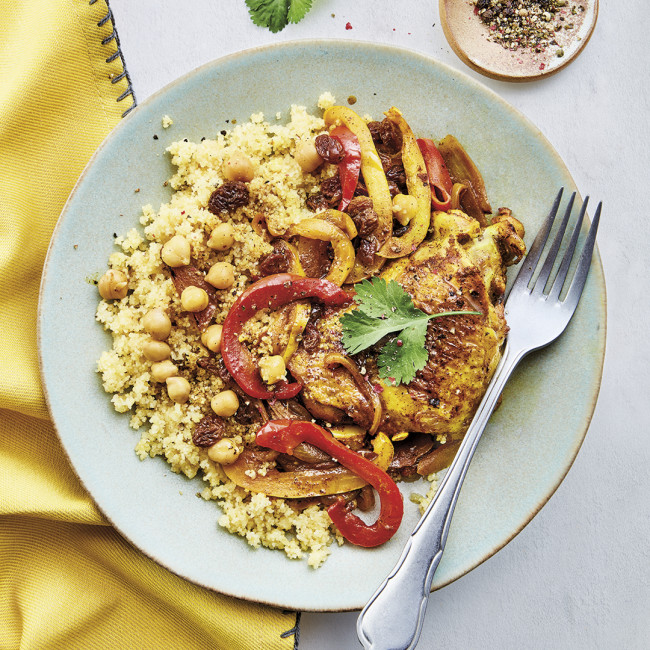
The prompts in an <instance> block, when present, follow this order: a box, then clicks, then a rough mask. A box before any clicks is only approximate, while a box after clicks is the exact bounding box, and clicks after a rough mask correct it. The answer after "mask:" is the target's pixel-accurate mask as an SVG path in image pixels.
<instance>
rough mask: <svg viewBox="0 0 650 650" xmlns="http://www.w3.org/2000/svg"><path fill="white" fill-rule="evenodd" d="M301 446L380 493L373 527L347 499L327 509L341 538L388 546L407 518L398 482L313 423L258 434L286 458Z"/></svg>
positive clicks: (275, 423) (276, 423) (274, 425)
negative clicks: (325, 455) (311, 448)
mask: <svg viewBox="0 0 650 650" xmlns="http://www.w3.org/2000/svg"><path fill="white" fill-rule="evenodd" d="M301 442H309V443H311V444H312V445H314V446H315V447H318V448H319V449H322V450H323V451H324V452H326V453H328V454H329V455H330V456H331V457H332V458H334V459H335V460H337V461H338V462H339V463H341V465H343V467H346V468H347V469H349V470H350V471H351V472H354V473H355V474H357V475H358V476H359V477H361V478H362V479H364V480H366V481H367V482H368V483H370V485H372V487H374V488H375V489H376V490H377V492H378V493H379V499H380V503H381V507H380V511H379V517H378V519H377V521H376V522H375V523H374V524H372V525H370V526H369V525H368V524H366V523H365V522H364V521H362V520H361V519H360V518H359V517H357V516H356V515H355V514H353V513H352V512H351V511H350V510H349V509H348V508H347V506H346V503H345V499H343V498H340V499H338V500H337V501H336V502H335V503H334V504H332V505H331V506H330V507H329V508H328V509H327V513H328V514H329V516H330V518H331V519H332V521H333V522H334V524H335V525H336V527H337V528H338V529H339V531H340V533H341V535H343V537H345V539H347V540H348V541H349V542H352V544H356V545H357V546H364V547H366V548H371V547H373V546H379V545H380V544H383V543H384V542H387V541H388V540H389V539H390V538H391V537H392V536H393V535H394V534H395V533H396V532H397V529H398V528H399V525H400V524H401V522H402V516H403V514H404V501H403V499H402V494H401V492H400V491H399V488H398V487H397V485H396V484H395V481H393V479H392V478H391V477H390V476H388V474H386V472H384V471H383V470H382V469H380V468H379V467H377V466H376V465H374V464H373V463H371V462H370V461H369V460H367V459H366V458H363V457H362V456H359V454H357V453H355V452H354V451H352V450H351V449H349V448H348V447H346V446H345V445H344V444H342V443H340V442H339V441H338V440H336V438H334V437H333V436H332V434H331V433H329V431H327V430H326V429H323V427H319V426H318V425H317V424H314V423H313V422H307V421H302V420H271V421H269V422H267V423H266V424H265V425H264V426H263V427H262V428H261V429H260V430H259V431H258V432H257V443H258V444H259V445H261V446H262V447H268V448H269V449H274V450H275V451H279V452H281V453H284V454H291V453H292V451H293V450H294V448H295V447H296V446H297V445H299V444H300V443H301Z"/></svg>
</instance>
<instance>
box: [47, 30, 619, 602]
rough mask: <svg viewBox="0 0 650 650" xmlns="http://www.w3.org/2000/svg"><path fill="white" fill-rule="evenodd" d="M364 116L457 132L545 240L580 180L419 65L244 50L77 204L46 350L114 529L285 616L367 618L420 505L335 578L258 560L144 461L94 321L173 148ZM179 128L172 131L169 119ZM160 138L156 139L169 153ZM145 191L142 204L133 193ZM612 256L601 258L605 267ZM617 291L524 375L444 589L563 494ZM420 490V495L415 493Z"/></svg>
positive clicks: (140, 122)
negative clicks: (563, 193) (368, 604)
mask: <svg viewBox="0 0 650 650" xmlns="http://www.w3.org/2000/svg"><path fill="white" fill-rule="evenodd" d="M326 90H328V91H331V92H332V93H334V95H335V96H336V97H337V99H338V100H339V101H340V102H342V103H345V102H346V100H347V98H348V97H351V96H354V97H356V98H357V103H356V104H355V106H354V108H355V109H356V110H357V111H358V112H359V113H360V114H366V113H369V114H371V115H373V116H381V114H382V111H385V110H387V109H388V108H389V107H390V106H392V105H395V106H398V107H399V108H400V109H401V110H402V111H403V113H404V115H405V117H406V119H407V120H408V121H409V123H410V124H411V126H412V127H413V130H414V131H415V132H416V133H417V134H421V135H422V136H433V137H434V138H441V137H443V136H444V135H446V134H447V133H452V134H454V135H456V136H457V137H458V138H459V140H460V141H461V142H462V143H463V144H464V145H465V147H466V148H467V150H468V151H469V152H470V155H472V156H473V158H474V160H475V161H476V163H477V164H478V167H479V168H480V169H481V171H482V172H483V175H484V177H485V181H486V185H487V189H488V194H489V196H490V198H491V201H492V204H493V206H496V207H498V206H502V205H506V206H508V207H510V208H512V210H513V211H514V213H515V215H517V216H518V217H520V218H521V219H522V220H523V221H524V223H525V225H526V229H527V231H528V233H529V235H528V238H527V239H528V243H530V239H531V237H530V235H532V234H533V233H535V231H536V230H537V227H538V225H539V224H540V223H541V220H542V218H543V216H544V213H545V212H546V211H547V210H548V209H549V207H550V205H551V202H552V198H553V196H554V195H555V193H556V192H557V190H558V188H559V187H561V186H564V187H567V188H570V189H572V188H573V181H572V179H571V176H570V174H569V172H568V171H567V169H566V167H565V166H564V164H563V163H562V161H561V160H560V158H559V156H558V155H557V153H556V152H555V151H554V150H553V148H552V147H551V145H550V144H549V143H548V142H547V141H546V140H545V139H544V137H543V136H542V134H541V133H540V132H539V130H538V129H537V128H535V127H534V126H533V125H532V124H531V123H530V122H528V121H527V120H526V119H525V118H524V117H522V116H521V115H520V114H519V113H517V111H515V110H514V109H513V108H511V107H510V106H509V105H508V104H506V103H505V102H504V101H503V100H501V99H500V98H499V97H498V96H496V95H495V94H494V93H492V92H491V91H489V90H488V89H486V88H485V87H484V86H482V85H481V84H479V83H477V82H475V81H473V80H472V79H470V78H469V77H467V76H465V75H464V74H461V73H460V72H457V71H455V70H453V69H451V68H448V67H446V66H444V65H441V64H440V63H438V62H436V61H433V60H431V59H428V58H425V57H424V56H420V55H418V54H414V53H412V52H408V51H405V50H399V49H395V48H392V47H385V46H377V45H373V44H367V43H354V42H350V41H345V42H338V41H315V42H314V41H309V42H307V41H304V42H294V43H285V44H281V45H277V46H272V47H263V48H260V49H255V50H250V51H247V52H242V53H240V54H236V55H233V56H229V57H226V58H224V59H220V60H218V61H215V62H213V63H211V64H208V65H206V66H204V67H202V68H199V69H198V70H195V71H194V72H191V73H190V74H188V75H186V76H184V77H182V78H181V79H179V80H178V81H176V82H174V83H172V84H171V85H169V86H168V87H167V88H165V89H164V90H162V91H160V92H159V93H157V94H156V95H154V96H153V97H151V98H150V99H148V100H147V101H146V102H145V103H143V104H142V105H141V106H140V107H139V108H137V109H136V110H135V111H133V112H132V113H131V114H130V115H129V116H128V117H127V118H125V119H124V121H123V122H122V123H121V124H120V125H119V126H118V127H117V128H116V129H115V130H114V131H113V132H112V133H111V135H110V136H109V137H108V138H107V139H106V141H105V142H104V144H103V145H102V146H101V147H100V148H99V150H98V151H97V153H96V154H95V156H94V157H93V159H92V160H91V162H90V164H89V165H88V167H87V168H86V170H85V171H84V173H83V175H82V177H81V179H80V180H79V183H78V184H77V186H76V188H75V190H74V192H73V193H72V195H71V196H70V199H69V201H68V204H67V205H66V207H65V209H64V211H63V214H62V215H61V218H60V221H59V223H58V226H57V228H56V232H55V234H54V237H53V239H52V243H51V246H50V250H49V253H48V257H47V263H46V267H45V273H44V277H43V283H42V288H41V300H40V315H39V344H40V355H41V366H42V375H43V383H44V386H45V390H46V393H47V400H48V403H49V406H50V410H51V413H52V417H53V419H54V422H55V424H56V428H57V430H58V432H59V435H60V437H61V442H62V443H63V446H64V447H65V449H66V451H67V453H68V455H69V457H70V460H71V462H72V465H73V466H74V468H75V470H76V472H77V473H78V475H79V477H80V478H81V480H82V481H83V483H84V485H85V486H86V488H87V489H88V491H89V492H90V494H91V495H92V496H93V498H94V499H95V501H96V502H97V504H98V506H99V507H100V509H101V510H102V511H103V512H104V514H105V515H106V516H107V517H108V518H109V519H110V520H111V522H113V524H114V525H115V527H116V528H117V529H118V530H119V531H120V532H121V533H122V534H123V535H124V536H125V537H126V538H127V539H129V540H130V541H131V543H133V545H134V546H136V547H138V548H139V549H141V550H142V552H144V553H145V554H146V555H148V556H150V557H151V558H153V559H155V560H156V561H157V562H159V563H160V564H162V565H163V566H165V567H167V568H168V569H169V570H170V571H173V572H174V573H176V574H178V575H179V576H182V577H184V578H186V579H188V580H191V581H193V582H195V583H198V584H200V585H204V586H205V587H208V588H210V589H214V590H216V591H219V592H222V593H224V594H231V595H233V596H238V597H240V598H245V599H249V600H254V601H259V602H264V603H269V604H273V605H277V606H280V607H285V608H294V609H303V610H315V611H336V610H349V609H356V608H360V607H362V606H363V605H364V603H365V601H366V600H367V598H368V597H369V596H370V595H371V594H372V592H373V591H374V589H375V587H376V586H377V585H378V584H379V583H380V582H381V581H382V579H383V578H384V577H385V576H386V574H387V573H388V572H389V571H390V569H391V568H392V566H393V564H394V562H395V561H396V559H397V557H398V556H399V553H400V550H401V549H402V547H403V545H404V543H405V541H406V539H407V538H408V535H409V533H410V531H411V530H412V528H413V526H414V525H415V523H416V520H417V517H418V514H417V509H416V507H415V506H414V505H413V504H412V503H411V502H410V501H409V499H408V496H407V498H406V516H405V518H404V521H403V524H402V527H401V530H400V532H399V533H398V534H397V535H396V536H395V537H394V538H393V539H392V540H391V541H390V542H388V543H387V544H385V545H384V546H382V547H379V548H376V549H373V550H364V549H360V548H355V547H353V546H350V545H346V546H344V547H342V548H335V549H333V553H332V555H331V556H330V558H329V559H328V560H327V562H326V563H325V564H324V566H323V567H322V568H320V569H319V570H317V571H315V570H313V569H310V568H309V567H308V566H307V564H306V561H305V562H300V561H291V560H288V559H287V558H286V557H285V555H284V554H283V553H282V552H278V551H269V550H266V549H253V548H251V547H250V546H248V545H247V544H246V543H245V542H244V541H243V540H242V539H241V538H239V537H236V536H233V535H230V534H228V533H226V532H225V531H224V530H222V529H221V528H220V527H219V526H218V524H217V520H218V518H219V515H220V511H219V509H218V508H217V506H216V505H215V504H214V503H208V502H205V501H203V500H201V499H199V498H197V497H196V496H195V494H196V492H197V491H199V490H200V489H201V486H202V485H201V481H200V480H199V479H195V480H194V481H189V480H187V479H185V478H184V477H181V476H177V475H175V474H173V473H172V472H171V471H170V470H169V469H168V466H167V465H166V464H165V463H164V461H162V460H161V459H148V460H145V461H143V462H141V461H139V460H138V459H137V457H136V455H135V453H134V451H133V448H134V446H135V444H136V442H137V440H138V437H139V436H138V433H137V432H134V431H133V430H131V429H130V428H129V423H128V415H119V414H117V413H115V412H114V411H113V409H112V408H111V403H110V399H109V396H108V395H106V394H105V393H104V392H103V391H102V388H101V385H100V380H99V377H98V375H97V374H96V373H95V367H96V360H97V358H98V357H99V355H100V353H101V352H102V351H103V350H105V349H108V348H109V347H110V338H109V336H108V335H107V334H106V333H105V332H104V331H103V330H102V328H101V327H100V326H99V325H98V324H97V323H96V322H95V309H96V307H97V299H98V295H97V289H96V287H95V286H94V285H93V284H92V283H90V282H89V281H88V280H89V278H92V277H93V276H96V275H97V274H99V273H101V272H102V270H103V269H105V267H106V263H107V258H108V256H109V254H110V253H111V252H112V251H113V243H112V242H113V233H125V232H126V231H127V230H128V229H129V228H131V227H134V226H137V225H138V216H139V215H140V209H141V206H142V205H143V204H146V203H151V204H153V205H154V206H155V207H157V206H158V205H159V204H160V203H161V202H164V201H167V200H168V198H169V196H170V192H169V189H168V188H167V187H164V186H163V183H164V181H165V180H166V179H167V178H169V177H170V176H171V174H172V167H171V164H170V162H169V159H168V156H167V155H166V154H165V148H166V147H167V146H168V145H169V144H170V143H171V142H172V141H174V140H177V139H182V138H189V139H191V140H196V139H200V138H201V137H202V136H214V135H215V134H216V133H217V132H218V131H220V130H221V129H224V128H226V127H227V126H228V124H232V122H233V120H234V119H236V120H237V121H239V122H241V121H244V120H246V119H247V118H248V117H249V116H250V114H251V113H253V112H258V111H263V112H264V113H265V114H266V115H267V116H268V117H270V118H271V119H273V118H274V117H275V114H276V112H278V111H282V114H283V116H285V117H286V116H287V113H288V108H289V106H290V105H291V104H292V103H293V104H302V105H306V106H307V107H308V108H309V109H312V110H316V102H317V100H318V97H319V95H320V94H321V93H322V92H323V91H326ZM165 114H168V115H170V116H171V117H172V118H173V120H174V124H173V126H172V127H171V128H169V129H167V130H165V129H162V128H161V118H162V116H163V115H165ZM154 134H156V135H158V139H154V138H153V136H154ZM138 188H139V190H140V191H139V192H135V191H134V190H136V189H138ZM596 257H597V255H596ZM605 318H606V314H605V286H604V279H603V273H602V268H601V265H600V261H599V259H595V264H594V265H593V267H592V271H591V274H590V276H589V280H588V282H587V287H586V290H585V293H584V296H583V299H582V302H581V304H580V307H579V309H578V312H577V314H576V316H575V318H574V320H573V322H572V323H571V325H570V326H569V329H568V331H567V332H566V334H565V335H564V336H563V337H562V338H561V339H560V340H559V341H558V342H557V343H555V344H553V345H552V346H551V347H549V348H547V349H545V350H544V351H542V352H539V353H537V354H535V355H534V356H532V357H529V359H528V360H527V361H526V362H525V363H524V364H523V365H522V366H521V367H520V368H519V370H518V372H517V373H516V375H515V376H514V378H513V379H512V381H511V382H510V384H509V385H508V387H507V389H506V391H505V395H504V400H503V404H502V406H501V407H500V408H499V409H498V411H497V413H496V414H495V415H494V417H493V419H492V421H491V423H490V425H489V427H488V429H487V431H486V433H485V436H484V438H483V440H482V442H481V444H480V447H479V449H478V452H477V455H476V457H475V460H474V462H473V464H472V466H471V468H470V470H469V474H468V476H467V480H466V482H465V485H464V487H463V491H462V494H461V497H460V502H459V504H458V508H457V510H456V515H455V517H454V520H453V525H452V527H451V532H450V535H449V541H448V544H447V550H446V552H445V555H444V557H443V560H442V562H441V564H440V567H439V569H438V572H437V573H436V579H435V583H434V587H441V586H443V585H445V584H448V583H449V582H451V581H453V580H455V579H456V578H458V577H460V576H462V575H463V574H465V573H467V572H468V571H470V570H471V569H473V568H474V567H476V566H477V565H478V564H480V563H481V562H483V561H484V560H486V559H487V558H489V557H490V556H491V555H492V554H494V553H495V552H496V551H497V550H499V549H500V548H502V547H503V546H504V545H505V544H506V543H507V542H508V541H509V540H511V539H512V538H513V537H514V536H515V535H516V534H517V533H518V532H519V531H520V530H521V529H522V528H523V527H524V526H525V525H526V524H527V523H528V522H529V521H530V520H531V518H532V517H533V516H534V515H535V513H536V512H538V511H539V509H540V508H541V507H542V506H543V505H544V503H546V501H547V500H548V499H549V497H550V496H551V495H552V494H553V492H554V491H555V489H556V488H557V487H558V485H559V484H560V482H561V481H562V479H563V477H564V476H565V474H566V472H567V471H568V469H569V467H570V466H571V463H572V462H573V459H574V458H575V456H576V454H577V452H578V449H579V448H580V444H581V443H582V440H583V438H584V436H585V433H586V431H587V427H588V426H589V420H590V418H591V415H592V411H593V409H594V405H595V401H596V397H597V394H598V388H599V385H600V377H601V370H602V363H603V356H604V347H605ZM418 489H420V490H421V489H422V488H421V487H420V486H418V485H412V484H411V485H407V486H405V487H404V490H405V492H408V491H409V490H418Z"/></svg>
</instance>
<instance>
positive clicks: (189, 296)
mask: <svg viewBox="0 0 650 650" xmlns="http://www.w3.org/2000/svg"><path fill="white" fill-rule="evenodd" d="M209 302H210V298H208V294H207V292H206V290H205V289H201V287H195V286H193V285H190V286H189V287H186V288H185V289H183V293H181V307H182V308H183V309H184V310H185V311H203V310H204V309H205V308H206V307H207V306H208V303H209Z"/></svg>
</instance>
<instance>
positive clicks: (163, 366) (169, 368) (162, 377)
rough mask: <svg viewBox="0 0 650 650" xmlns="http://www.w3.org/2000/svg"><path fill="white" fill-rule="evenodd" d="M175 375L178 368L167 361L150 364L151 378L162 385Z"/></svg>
mask: <svg viewBox="0 0 650 650" xmlns="http://www.w3.org/2000/svg"><path fill="white" fill-rule="evenodd" d="M177 374H178V368H177V367H176V366H175V365H174V364H173V363H172V362H171V361H170V360H169V359H166V360H165V361H157V362H156V363H152V364H151V378H152V379H153V380H154V381H157V382H160V383H162V382H163V381H167V380H168V379H169V378H170V377H175V376H176V375H177Z"/></svg>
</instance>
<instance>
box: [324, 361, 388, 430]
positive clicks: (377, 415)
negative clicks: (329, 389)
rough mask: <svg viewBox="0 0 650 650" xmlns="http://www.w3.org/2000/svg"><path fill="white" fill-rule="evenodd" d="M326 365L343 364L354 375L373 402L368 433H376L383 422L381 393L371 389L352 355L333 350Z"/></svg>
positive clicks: (358, 386) (366, 396)
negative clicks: (348, 355)
mask: <svg viewBox="0 0 650 650" xmlns="http://www.w3.org/2000/svg"><path fill="white" fill-rule="evenodd" d="M325 365H326V366H327V367H328V368H331V367H332V366H343V367H344V368H345V369H346V370H347V371H348V372H349V373H350V374H351V375H352V378H353V379H354V382H355V383H356V385H357V388H358V389H359V390H360V391H361V392H362V393H363V396H364V397H365V398H366V399H367V400H368V401H369V402H370V403H371V404H372V408H373V410H374V413H373V417H372V424H371V425H370V428H369V429H368V433H369V434H370V435H374V434H375V433H376V431H377V429H378V428H379V423H380V422H381V416H382V406H381V400H380V399H379V395H378V394H377V393H376V392H375V391H374V390H371V388H370V385H369V384H368V382H367V381H366V380H365V378H364V376H363V375H362V374H361V372H360V371H359V368H357V364H356V363H355V362H354V361H352V359H350V357H346V356H345V355H344V354H340V353H338V352H331V353H329V354H327V355H326V356H325Z"/></svg>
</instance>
